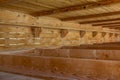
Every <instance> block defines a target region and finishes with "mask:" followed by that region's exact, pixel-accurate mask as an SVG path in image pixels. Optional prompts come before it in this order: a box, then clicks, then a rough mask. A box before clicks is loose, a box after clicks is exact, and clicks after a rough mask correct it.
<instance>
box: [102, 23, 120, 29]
mask: <svg viewBox="0 0 120 80" xmlns="http://www.w3.org/2000/svg"><path fill="white" fill-rule="evenodd" d="M102 27H111V28H112V27H113V28H114V27H115V28H120V24H118V25H107V26H102Z"/></svg>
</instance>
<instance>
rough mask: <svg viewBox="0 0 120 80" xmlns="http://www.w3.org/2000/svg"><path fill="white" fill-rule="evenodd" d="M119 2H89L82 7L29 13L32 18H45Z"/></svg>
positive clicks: (112, 0)
mask: <svg viewBox="0 0 120 80" xmlns="http://www.w3.org/2000/svg"><path fill="white" fill-rule="evenodd" d="M118 2H120V1H119V0H109V1H106V0H100V1H98V2H92V3H91V2H90V3H86V4H83V5H81V4H80V5H75V6H69V7H65V8H58V9H53V10H48V11H38V12H34V13H31V15H33V16H45V15H51V14H57V13H62V12H69V11H75V10H85V9H91V8H95V7H101V6H106V5H110V4H114V3H118Z"/></svg>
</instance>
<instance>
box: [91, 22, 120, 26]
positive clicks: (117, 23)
mask: <svg viewBox="0 0 120 80" xmlns="http://www.w3.org/2000/svg"><path fill="white" fill-rule="evenodd" d="M92 25H93V26H107V25H108V26H109V25H120V22H110V23H97V24H92Z"/></svg>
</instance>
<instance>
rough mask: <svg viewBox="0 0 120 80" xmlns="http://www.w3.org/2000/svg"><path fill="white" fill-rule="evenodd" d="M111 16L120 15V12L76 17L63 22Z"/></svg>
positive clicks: (64, 19) (65, 19)
mask: <svg viewBox="0 0 120 80" xmlns="http://www.w3.org/2000/svg"><path fill="white" fill-rule="evenodd" d="M111 15H120V11H115V12H108V13H100V14H92V15H87V16H86V15H85V16H75V17H68V18H61V20H63V21H70V20H78V19H89V18H96V17H106V16H111Z"/></svg>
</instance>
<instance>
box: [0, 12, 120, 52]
mask: <svg viewBox="0 0 120 80" xmlns="http://www.w3.org/2000/svg"><path fill="white" fill-rule="evenodd" d="M5 27H6V28H5ZM111 34H112V35H111ZM117 41H120V32H119V30H117V29H109V28H102V27H101V26H97V27H93V26H91V25H90V24H86V25H81V24H78V23H73V22H63V21H60V20H58V19H55V18H50V17H37V18H36V17H33V16H30V15H28V14H23V13H18V12H12V11H7V10H0V49H1V50H2V49H17V48H18V49H21V48H34V47H39V48H60V47H62V46H79V45H81V44H95V43H106V42H117Z"/></svg>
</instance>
